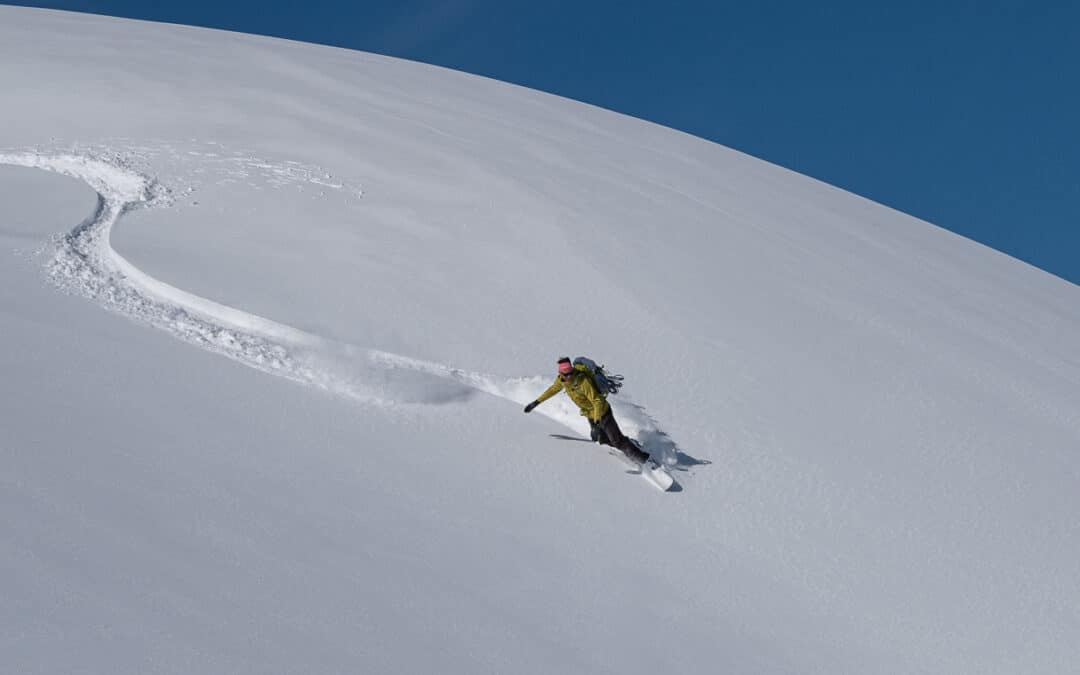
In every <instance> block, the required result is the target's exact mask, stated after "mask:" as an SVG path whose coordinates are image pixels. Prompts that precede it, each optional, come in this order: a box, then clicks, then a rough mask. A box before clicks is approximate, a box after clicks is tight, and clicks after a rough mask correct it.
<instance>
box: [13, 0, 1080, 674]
mask: <svg viewBox="0 0 1080 675" xmlns="http://www.w3.org/2000/svg"><path fill="white" fill-rule="evenodd" d="M0 92H3V96H2V98H0V120H2V122H3V124H0V204H2V205H3V206H2V209H0V214H2V216H0V255H2V257H0V260H4V262H3V264H2V265H0V372H2V373H3V380H4V386H3V387H2V388H0V405H2V410H3V413H2V415H3V417H2V424H0V453H2V455H0V460H2V464H0V466H2V470H0V514H2V515H0V597H2V598H3V602H0V652H2V653H3V663H4V670H10V671H11V672H19V673H38V672H40V673H57V672H101V673H117V672H132V673H134V672H139V673H144V672H162V673H166V672H176V673H190V672H199V673H219V672H220V673H237V672H252V673H256V672H257V673H268V672H460V673H477V672H514V673H551V672H612V673H616V672H617V673H620V674H625V673H639V672H640V673H646V672H649V673H651V672H657V671H658V670H663V671H666V672H686V673H699V672H700V673H715V672H732V673H752V672H761V673H811V672H821V673H836V672H845V673H941V672H950V673H968V672H970V673H975V672H978V673H1019V672H1024V673H1064V672H1070V671H1071V670H1073V669H1074V668H1075V663H1076V662H1077V659H1078V658H1080V648H1077V646H1076V644H1075V642H1076V641H1075V636H1076V635H1080V615H1078V610H1077V607H1078V606H1080V579H1078V575H1077V574H1076V560H1077V559H1078V558H1080V524H1078V523H1080V521H1078V517H1077V515H1076V514H1077V513H1078V512H1080V496H1078V490H1077V488H1078V485H1080V456H1078V452H1077V450H1078V448H1080V416H1078V413H1077V409H1078V406H1080V356H1078V355H1077V354H1078V352H1077V344H1080V309H1078V307H1080V289H1078V288H1077V287H1076V286H1073V285H1070V284H1068V283H1066V282H1064V281H1061V280H1059V279H1056V278H1054V277H1051V276H1049V275H1046V274H1044V273H1042V272H1039V271H1037V270H1035V269H1033V268H1031V267H1028V266H1026V265H1024V264H1022V263H1019V262H1017V261H1015V260H1012V259H1010V258H1008V257H1006V256H1003V255H1001V254H998V253H995V252H993V251H990V250H988V249H986V248H984V247H981V246H979V245H976V244H974V243H972V242H970V241H967V240H964V239H961V238H959V237H955V236H953V235H950V234H948V233H946V232H944V231H942V230H940V229H938V228H935V227H933V226H931V225H928V224H926V223H923V222H920V221H917V220H914V219H912V218H909V217H907V216H904V215H903V214H899V213H897V212H895V211H891V210H889V209H886V208H883V207H881V206H879V205H876V204H873V203H870V202H867V201H865V200H863V199H860V198H858V197H855V196H853V195H850V194H847V193H844V192H842V191H839V190H836V189H834V188H830V187H828V186H825V185H822V184H820V183H818V182H815V181H813V180H810V179H807V178H805V177H802V176H798V175H796V174H792V173H790V172H788V171H785V170H782V169H779V168H777V167H774V166H770V165H768V164H765V163H763V162H760V161H758V160H754V159H752V158H749V157H746V156H744V155H740V154H738V153H736V152H733V151H730V150H727V149H725V148H722V147H719V146H716V145H714V144H711V143H707V142H704V141H701V140H700V139H695V138H692V137H689V136H686V135H684V134H680V133H677V132H674V131H671V130H668V129H663V128H660V127H657V126H655V125H650V124H647V123H643V122H640V121H637V120H633V119H629V118H626V117H621V116H619V115H616V114H613V113H610V112H607V111H603V110H599V109H596V108H591V107H588V106H585V105H582V104H579V103H574V102H571V101H567V100H563V99H558V98H555V97H551V96H548V95H544V94H540V93H537V92H533V91H529V90H524V89H521V88H518V87H513V86H509V85H506V84H501V83H497V82H493V81H490V80H485V79H482V78H477V77H472V76H468V75H464V74H461V73H455V72H451V71H446V70H441V69H438V68H433V67H429V66H423V65H419V64H415V63H408V62H402V61H397V60H393V59H387V58H383V57H377V56H372V55H368V54H361V53H356V52H348V51H343V50H336V49H329V48H324V47H317V46H312V45H303V44H297V43H290V42H284V41H280V40H271V39H265V38H257V37H252V36H244V35H236V34H229V33H221V32H214V31H206V30H198V29H192V28H185V27H178V26H168V25H155V24H145V23H138V22H129V21H119V20H113V19H107V18H101V17H91V16H81V15H73V14H65V13H56V12H45V11H39V10H27V9H16V8H8V7H0ZM42 169H45V171H42ZM946 188H947V186H943V189H946ZM58 235H67V236H58ZM110 237H111V238H110ZM177 338H180V339H177ZM562 354H572V355H576V354H587V355H590V356H593V357H596V358H599V359H601V360H603V361H605V362H607V363H608V364H610V365H612V366H614V367H615V369H616V370H618V371H622V372H624V373H626V374H627V376H628V385H627V387H626V388H625V390H624V393H623V394H620V396H619V397H618V398H617V402H618V405H617V407H616V412H617V415H618V416H619V418H620V420H621V421H622V422H623V423H624V427H625V428H626V429H627V430H628V431H631V432H632V433H633V434H634V435H636V436H638V437H639V438H640V439H641V440H642V441H644V442H645V443H646V444H647V445H649V447H650V448H651V449H652V450H653V451H654V452H656V453H657V454H658V455H662V456H663V457H665V458H666V459H668V460H669V461H671V462H674V463H675V464H676V470H675V471H674V473H675V475H676V477H677V478H678V480H679V482H680V484H681V486H682V491H681V492H676V493H667V494H662V493H659V492H657V491H655V490H652V489H650V488H649V487H648V486H647V485H646V484H644V483H643V482H642V481H641V480H640V479H637V478H634V477H631V476H626V475H624V474H623V473H622V472H623V466H622V465H621V464H620V463H619V462H617V461H615V460H613V459H612V458H611V457H609V456H608V455H607V454H606V453H605V452H604V451H603V450H602V449H600V448H597V447H596V446H593V445H590V444H588V443H583V442H578V441H577V440H568V439H566V438H558V436H570V437H575V436H579V435H580V434H581V433H582V432H583V431H584V428H583V425H582V423H581V421H580V420H579V419H578V418H577V417H576V415H575V413H574V411H573V410H571V409H570V408H569V407H568V406H567V405H566V403H565V402H564V401H560V400H553V401H551V402H548V403H546V404H545V405H544V406H542V407H541V408H540V409H539V410H538V411H537V412H543V413H545V415H543V416H541V415H535V414H534V415H533V416H525V415H522V414H521V406H520V403H522V402H524V401H528V400H531V398H533V397H534V396H535V395H536V394H537V393H539V391H541V390H542V388H543V387H544V386H546V384H547V383H548V380H549V378H550V377H551V376H552V374H553V370H554V360H555V358H556V357H558V356H560V355H562Z"/></svg>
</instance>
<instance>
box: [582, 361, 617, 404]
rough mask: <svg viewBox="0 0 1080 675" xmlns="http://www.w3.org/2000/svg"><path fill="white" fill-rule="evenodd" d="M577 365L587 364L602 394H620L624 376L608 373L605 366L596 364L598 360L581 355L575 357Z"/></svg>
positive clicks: (587, 368) (586, 366) (594, 382)
mask: <svg viewBox="0 0 1080 675" xmlns="http://www.w3.org/2000/svg"><path fill="white" fill-rule="evenodd" d="M574 365H575V366H585V368H586V370H588V371H589V374H590V375H592V379H593V384H595V385H596V390H597V391H598V392H600V395H601V396H603V397H604V398H607V396H608V394H618V393H619V389H620V388H621V387H622V385H623V376H622V375H615V374H613V373H608V372H606V371H605V370H604V367H603V366H598V365H596V361H593V360H592V359H590V358H588V357H586V356H579V357H577V358H576V359H574Z"/></svg>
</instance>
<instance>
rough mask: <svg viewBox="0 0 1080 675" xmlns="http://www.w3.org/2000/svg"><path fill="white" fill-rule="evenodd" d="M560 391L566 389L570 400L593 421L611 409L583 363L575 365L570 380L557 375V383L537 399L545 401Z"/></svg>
mask: <svg viewBox="0 0 1080 675" xmlns="http://www.w3.org/2000/svg"><path fill="white" fill-rule="evenodd" d="M560 391H565V392H566V395H567V396H569V397H570V400H571V401H573V402H574V403H576V404H577V407H579V408H581V414H582V415H584V416H585V417H588V418H589V419H590V420H592V421H593V422H599V421H600V418H601V417H603V416H604V415H606V414H607V411H608V410H610V409H611V407H610V406H609V405H608V402H607V401H606V400H605V399H604V397H603V396H601V395H600V391H599V390H597V388H596V383H595V382H593V378H592V373H590V372H589V369H588V368H586V367H585V366H583V365H580V364H579V365H576V366H574V374H573V375H572V376H571V377H570V379H569V380H566V381H563V379H562V377H561V376H556V377H555V383H554V384H552V385H551V386H550V387H548V388H547V389H545V390H544V393H543V394H540V396H538V397H537V398H536V400H537V401H539V402H541V403H543V402H544V401H546V400H548V399H549V398H551V397H552V396H554V395H555V394H558V393H559V392H560Z"/></svg>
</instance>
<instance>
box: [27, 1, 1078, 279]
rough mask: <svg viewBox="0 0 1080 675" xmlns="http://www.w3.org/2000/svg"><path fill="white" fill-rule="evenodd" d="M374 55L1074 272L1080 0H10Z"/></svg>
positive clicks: (1063, 273)
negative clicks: (657, 128) (550, 104)
mask: <svg viewBox="0 0 1080 675" xmlns="http://www.w3.org/2000/svg"><path fill="white" fill-rule="evenodd" d="M11 4H27V5H34V6H47V7H54V8H58V9H70V10H75V11H87V12H95V13H99V14H111V15H115V16H128V17H134V18H143V19H152V20H159V21H172V22H177V23H186V24H193V25H202V26H211V27H215V28H226V29H230V30H239V31H244V32H249V33H261V34H266V35H276V36H281V37H289V38H292V39H297V40H304V41H308V42H319V43H324V44H332V45H338V46H342V47H349V48H353V49H361V50H365V51H373V52H379V53H383V54H389V55H392V56H400V57H403V58H409V59H414V60H419V61H425V62H428V63H435V64H438V65H442V66H447V67H450V68H455V69H459V70H464V71H468V72H472V73H478V74H481V75H486V76H489V77H493V78H496V79H500V80H506V81H509V82H515V83H518V84H522V85H525V86H529V87H533V88H536V89H541V90H544V91H549V92H552V93H556V94H559V95H562V96H568V97H570V98H574V99H578V100H582V101H587V102H589V103H593V104H595V105H600V106H603V107H605V108H610V109H612V110H617V111H619V112H623V113H626V114H629V115H633V116H635V117H642V118H645V119H649V120H652V121H655V122H658V123H660V124H664V125H666V126H671V127H675V128H677V129H682V130H684V131H687V132H689V133H692V134H695V135H698V136H701V137H703V138H707V139H710V140H713V141H716V142H718V143H721V144H723V145H727V146H729V147H733V148H736V149H738V150H742V151H744V152H747V153H749V154H752V155H755V156H757V157H761V158H762V159H765V160H768V161H770V162H774V163H776V164H780V165H783V166H786V167H789V168H791V169H794V170H796V171H799V172H801V173H805V174H807V175H810V176H813V177H815V178H819V179H821V180H823V181H825V182H828V183H832V184H834V185H837V186H839V187H842V188H845V189H848V190H851V191H853V192H856V193H858V194H861V195H864V196H866V197H869V198H870V199H873V200H875V201H878V202H881V203H884V204H887V205H889V206H892V207H894V208H897V209H899V210H901V211H904V212H906V213H910V214H912V215H915V216H918V217H920V218H924V219H926V220H929V221H931V222H933V223H935V224H937V225H941V226H942V227H945V228H948V229H950V230H953V231H955V232H958V233H960V234H962V235H964V236H967V237H971V238H972V239H976V240H978V241H981V242H983V243H985V244H987V245H989V246H992V247H994V248H997V249H1000V250H1002V251H1005V252H1006V253H1008V254H1010V255H1013V256H1015V257H1017V258H1020V259H1022V260H1026V261H1027V262H1030V263H1032V264H1034V265H1036V266H1038V267H1041V268H1043V269H1045V270H1047V271H1050V272H1052V273H1054V274H1056V275H1058V276H1061V277H1063V278H1066V279H1068V280H1070V281H1072V282H1073V283H1078V284H1080V122H1078V120H1080V2H1074V1H1072V0H1061V1H1059V2H1045V3H1043V2H1036V3H1022V2H994V1H983V2H954V1H952V0H942V1H940V2H921V1H919V0H912V1H910V2H866V0H860V1H854V0H852V1H848V0H843V1H838V2H795V1H791V2H787V1H778V2H770V1H768V0H764V1H762V2H746V1H745V0H742V1H740V2H731V3H727V2H722V1H719V0H717V1H715V2H707V1H700V2H699V1H692V2H679V1H678V0H670V1H669V2H651V3H646V2H632V1H623V2H616V1H614V0H595V1H589V0H578V1H577V2H572V1H566V0H549V1H547V2H519V1H517V0H394V1H388V0H380V1H375V2H362V1H358V2H344V1H342V2H333V3H331V2H315V1H311V2H305V3H292V2H289V3H286V2H275V1H274V0H263V1H262V2H254V1H250V0H236V1H231V2H221V1H220V0H218V1H216V2H205V1H203V0H188V1H187V2H183V3H166V4H161V5H160V6H159V5H158V4H157V3H147V2H145V0H138V1H132V0H97V1H96V2H80V1H71V2H63V1H59V2H16V3H11Z"/></svg>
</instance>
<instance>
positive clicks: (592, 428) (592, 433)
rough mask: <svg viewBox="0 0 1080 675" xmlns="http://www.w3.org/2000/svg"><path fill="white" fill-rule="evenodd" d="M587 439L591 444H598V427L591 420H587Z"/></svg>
mask: <svg viewBox="0 0 1080 675" xmlns="http://www.w3.org/2000/svg"><path fill="white" fill-rule="evenodd" d="M589 438H591V439H592V442H593V443H599V442H600V425H599V424H597V423H596V422H593V421H592V420H589Z"/></svg>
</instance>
